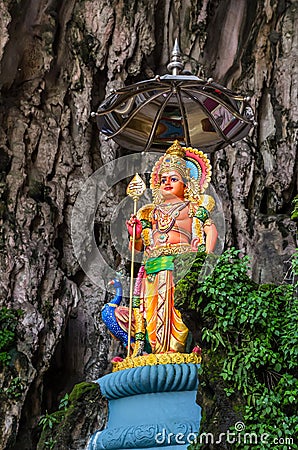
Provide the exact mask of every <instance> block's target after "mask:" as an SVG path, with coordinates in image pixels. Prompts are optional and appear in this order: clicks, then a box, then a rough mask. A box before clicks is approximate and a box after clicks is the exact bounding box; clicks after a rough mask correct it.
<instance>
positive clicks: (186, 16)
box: [0, 0, 298, 450]
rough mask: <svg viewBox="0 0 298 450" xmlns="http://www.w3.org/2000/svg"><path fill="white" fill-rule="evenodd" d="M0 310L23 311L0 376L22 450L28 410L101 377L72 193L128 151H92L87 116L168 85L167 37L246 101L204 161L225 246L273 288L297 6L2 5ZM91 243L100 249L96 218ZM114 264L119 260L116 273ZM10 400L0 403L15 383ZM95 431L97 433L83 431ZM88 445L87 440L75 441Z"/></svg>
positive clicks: (287, 201) (29, 437) (28, 438)
mask: <svg viewBox="0 0 298 450" xmlns="http://www.w3.org/2000/svg"><path fill="white" fill-rule="evenodd" d="M0 10H1V17H0V31H1V33H0V63H1V74H0V84H1V96H2V98H1V113H0V114H1V122H0V123H1V125H0V224H1V233H0V247H1V266H0V270H1V275H0V286H1V289H0V306H7V307H9V308H14V309H18V308H20V309H22V311H23V315H22V317H21V319H20V323H19V326H18V336H19V339H18V341H17V353H14V357H13V359H12V360H11V365H10V366H9V367H6V368H5V370H3V372H2V377H1V385H0V388H1V390H0V395H1V397H2V398H3V399H4V401H1V407H2V411H1V413H0V426H1V433H0V435H1V438H0V446H1V448H3V449H14V450H16V449H22V450H24V449H31V448H34V446H35V444H36V433H37V431H36V425H37V422H38V418H39V417H40V414H41V413H44V412H45V410H48V411H52V410H54V409H56V408H57V403H58V402H59V399H60V398H61V396H63V395H64V393H65V392H67V391H69V390H70V388H71V387H72V386H73V384H74V383H77V382H80V381H83V380H91V381H92V380H94V379H96V378H98V377H99V376H100V375H102V374H103V373H104V372H105V371H106V370H109V368H110V366H109V358H110V354H113V355H114V354H115V352H116V351H119V348H112V349H111V341H110V338H109V337H108V335H107V332H106V329H105V327H104V325H103V324H102V322H101V320H100V310H101V307H102V305H103V303H104V301H105V283H106V281H107V280H104V279H99V280H98V283H97V285H95V284H94V283H92V282H91V281H90V280H89V279H88V277H87V276H86V275H85V273H84V271H83V270H81V268H80V266H79V263H78V261H77V259H76V257H75V255H74V251H73V246H72V241H71V233H70V225H71V214H72V209H73V205H74V202H75V200H76V197H77V194H78V192H79V191H80V188H81V187H82V185H83V184H84V182H85V180H86V179H87V178H88V177H89V176H90V175H91V174H92V173H93V172H94V171H96V170H97V169H98V168H100V167H101V166H102V165H103V164H106V163H107V162H108V161H110V160H111V159H114V158H116V157H119V156H121V155H123V154H127V153H128V150H125V149H119V148H118V146H117V145H115V144H113V143H107V142H105V141H100V140H99V139H98V130H97V127H96V125H95V123H94V121H93V120H92V119H90V114H91V111H95V110H96V108H97V107H98V105H99V103H100V102H101V101H102V100H103V99H104V97H105V96H106V95H107V94H108V93H109V91H110V89H113V88H119V87H122V86H123V85H124V84H131V83H134V82H137V81H140V80H144V79H147V78H150V77H152V76H153V75H156V74H164V73H165V72H166V64H167V63H168V62H169V59H170V53H171V50H172V47H173V42H174V38H175V37H176V36H179V39H180V47H181V50H182V52H183V55H184V60H185V63H186V68H188V69H189V70H192V71H193V72H194V73H195V74H198V75H201V76H204V77H209V76H212V77H213V78H214V79H215V80H216V81H218V82H219V83H222V84H224V85H225V86H227V87H229V88H232V89H233V90H236V91H239V92H242V93H246V94H247V95H249V96H251V97H252V104H253V106H254V108H255V114H256V121H257V126H256V127H255V130H254V132H253V134H252V136H251V137H250V138H249V139H248V140H247V141H243V142H241V143H238V144H237V145H236V147H235V148H231V147H227V148H226V149H224V150H220V151H218V152H217V153H216V154H214V155H213V156H212V164H213V184H214V186H215V189H216V191H217V193H218V195H219V197H220V198H221V201H222V203H223V209H224V213H225V222H226V246H227V247H229V246H231V245H234V246H236V247H238V248H240V249H243V252H244V253H247V254H249V255H251V257H252V274H253V276H254V278H255V279H256V280H257V281H262V282H278V281H282V280H283V279H284V277H285V275H286V272H287V268H288V264H289V262H288V261H289V258H290V255H291V254H292V253H293V250H294V248H295V246H296V242H295V227H294V224H293V222H291V220H290V218H289V217H290V212H291V208H292V204H291V202H292V200H293V198H294V196H295V194H296V193H297V177H296V173H297V65H295V60H296V58H297V47H298V45H297V33H295V30H296V28H297V15H298V8H297V3H296V2H295V1H278V0H272V1H271V2H269V1H267V0H253V1H249V0H227V1H225V2H221V1H219V0H213V1H211V0H201V1H192V0H183V1H182V0H180V1H179V0H178V1H173V0H154V1H152V0H151V1H149V0H142V1H136V0H135V1H128V0H120V1H118V0H117V1H116V0H101V1H99V0H81V1H78V0H77V1H75V0H65V1H63V2H61V1H56V0H23V1H21V2H15V1H12V0H0ZM123 196H124V190H123V186H120V187H119V188H118V187H116V189H115V192H113V195H112V194H111V195H108V196H106V197H105V198H104V200H103V201H102V204H101V206H100V208H101V213H97V216H96V219H95V222H96V239H97V242H98V245H99V247H101V248H105V249H106V251H107V252H111V250H110V247H111V241H110V236H109V228H108V227H107V225H106V222H105V220H104V217H103V211H104V214H107V215H111V211H112V210H113V209H114V208H115V207H116V206H117V205H118V204H119V203H120V202H121V200H122V199H123ZM120 260H121V258H119V257H116V263H115V268H117V264H119V261H120ZM17 377H20V378H21V380H22V381H21V388H20V395H19V396H17V397H13V396H9V395H8V392H9V391H8V389H9V388H11V387H12V382H13V380H14V379H15V378H17ZM94 427H95V428H96V424H95V425H94ZM86 438H87V437H86Z"/></svg>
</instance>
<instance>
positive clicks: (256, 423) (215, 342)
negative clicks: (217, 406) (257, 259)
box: [177, 249, 298, 450]
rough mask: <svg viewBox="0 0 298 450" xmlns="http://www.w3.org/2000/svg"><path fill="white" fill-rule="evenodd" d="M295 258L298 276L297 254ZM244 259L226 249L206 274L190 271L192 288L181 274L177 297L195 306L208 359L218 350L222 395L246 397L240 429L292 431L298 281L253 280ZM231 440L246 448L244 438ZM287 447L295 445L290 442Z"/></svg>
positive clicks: (297, 349)
mask: <svg viewBox="0 0 298 450" xmlns="http://www.w3.org/2000/svg"><path fill="white" fill-rule="evenodd" d="M292 262H293V264H292V270H293V272H294V273H296V275H297V267H298V263H297V254H296V256H295V257H293V260H292ZM248 264H249V259H248V258H247V257H242V258H241V257H240V255H239V251H237V250H235V249H231V250H229V251H227V252H225V253H224V254H223V255H222V256H221V257H220V259H219V261H218V263H217V265H216V266H215V269H214V270H213V272H212V273H211V274H210V275H209V276H207V277H206V278H205V280H204V281H201V282H200V281H197V282H196V283H195V281H194V274H192V278H193V280H192V283H191V287H190V289H191V290H192V291H193V292H192V294H190V292H188V289H189V288H188V287H187V283H185V280H181V282H179V283H178V286H177V291H178V297H179V296H180V297H179V298H180V300H179V301H180V304H183V302H182V300H181V298H182V296H181V292H183V296H184V295H186V297H184V298H190V306H191V308H192V309H195V310H197V311H199V312H200V317H201V320H202V323H204V328H203V330H202V347H203V348H204V349H206V350H205V354H206V355H208V358H209V359H210V360H212V358H213V359H214V361H215V355H216V365H217V367H219V368H220V370H219V372H218V376H219V380H220V379H221V380H223V382H224V383H225V385H226V389H225V391H226V395H227V396H231V395H233V394H237V395H238V396H239V395H240V396H241V397H242V398H243V405H244V406H243V411H242V415H243V418H244V423H245V426H246V428H245V432H246V433H249V432H251V433H256V434H258V436H260V435H261V434H262V433H268V435H269V436H270V438H272V439H273V438H274V437H278V436H280V437H284V438H286V437H292V438H293V437H294V436H295V435H297V432H298V429H297V425H296V422H295V417H296V416H295V412H296V405H297V395H298V380H297V372H296V370H297V360H298V333H297V313H298V302H297V282H295V283H293V284H282V285H280V286H275V285H258V284H256V283H254V282H253V281H252V280H251V278H250V277H249V276H248V269H249V266H248ZM203 361H204V359H203ZM203 368H204V365H203ZM233 445H234V447H233V448H240V449H241V450H246V449H249V448H251V447H249V446H245V445H244V443H243V441H242V442H241V443H235V444H233ZM272 445H273V444H272ZM196 448H199V447H196ZM265 448H268V444H267V446H266V444H261V443H259V444H258V449H259V450H262V449H265ZM274 448H282V446H281V447H278V446H276V447H274ZM291 448H292V449H295V448H296V449H297V448H298V446H297V445H296V444H295V443H294V444H293V443H291Z"/></svg>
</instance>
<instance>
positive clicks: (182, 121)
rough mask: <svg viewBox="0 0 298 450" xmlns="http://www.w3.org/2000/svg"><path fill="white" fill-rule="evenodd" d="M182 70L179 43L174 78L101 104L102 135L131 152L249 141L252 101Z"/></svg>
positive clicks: (211, 147)
mask: <svg viewBox="0 0 298 450" xmlns="http://www.w3.org/2000/svg"><path fill="white" fill-rule="evenodd" d="M182 69H183V63H182V58H181V53H180V50H179V46H178V42H177V40H176V42H175V46H174V49H173V52H172V60H171V62H170V63H169V65H168V70H172V74H171V75H169V74H167V75H163V76H156V77H155V78H153V79H150V80H146V81H141V82H139V83H135V84H133V85H130V86H127V87H124V88H122V89H119V90H117V91H115V92H113V93H112V94H111V95H110V96H109V97H107V98H106V99H105V101H104V102H103V103H102V104H101V105H100V106H99V108H98V111H97V113H94V114H93V115H94V116H96V117H97V124H98V127H99V130H100V131H101V133H103V134H104V135H105V136H106V137H107V138H111V139H113V140H115V141H116V142H117V143H118V144H119V145H121V146H122V147H125V148H128V149H130V150H131V151H147V150H149V149H150V148H151V149H152V150H162V151H163V150H164V149H165V148H167V147H168V146H169V145H171V143H172V142H173V141H174V140H178V141H179V142H180V144H181V145H184V146H187V147H197V148H199V149H200V150H203V151H205V152H207V153H211V152H214V151H215V150H217V149H219V148H223V147H225V146H226V145H228V144H232V143H234V142H237V141H239V140H240V139H242V138H244V137H245V136H246V135H247V134H248V133H249V131H250V129H251V128H252V126H253V125H254V114H253V110H252V108H251V106H250V104H249V98H248V97H242V96H241V95H238V94H236V93H234V92H232V91H231V90H229V89H227V88H225V87H223V86H221V85H219V84H217V83H215V82H213V80H212V79H209V80H203V79H201V78H198V77H196V76H194V75H188V74H184V73H183V72H182V73H181V71H182Z"/></svg>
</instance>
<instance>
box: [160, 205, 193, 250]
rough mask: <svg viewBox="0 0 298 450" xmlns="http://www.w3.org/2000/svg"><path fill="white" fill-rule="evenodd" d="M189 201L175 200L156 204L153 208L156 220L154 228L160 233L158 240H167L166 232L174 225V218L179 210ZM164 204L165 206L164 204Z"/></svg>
mask: <svg viewBox="0 0 298 450" xmlns="http://www.w3.org/2000/svg"><path fill="white" fill-rule="evenodd" d="M188 204H189V202H188V201H187V202H177V203H174V204H173V203H170V204H169V206H168V204H164V205H163V207H162V206H161V205H157V206H156V208H155V210H154V219H155V220H156V229H157V231H159V232H160V233H161V235H160V236H159V238H158V240H159V242H166V241H167V240H168V237H169V236H168V233H169V232H170V231H171V229H172V228H173V226H174V225H175V222H176V219H177V217H178V216H179V214H180V211H182V209H184V208H185V207H186V206H187V205H188ZM165 205H166V206H165ZM165 209H166V211H165Z"/></svg>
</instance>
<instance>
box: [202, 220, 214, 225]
mask: <svg viewBox="0 0 298 450" xmlns="http://www.w3.org/2000/svg"><path fill="white" fill-rule="evenodd" d="M213 223H214V222H213V220H211V219H207V220H205V222H204V225H203V226H204V227H209V226H210V225H212V224H213Z"/></svg>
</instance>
